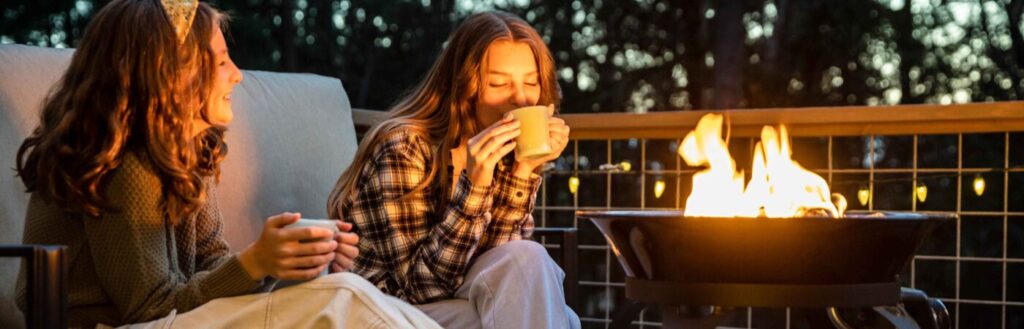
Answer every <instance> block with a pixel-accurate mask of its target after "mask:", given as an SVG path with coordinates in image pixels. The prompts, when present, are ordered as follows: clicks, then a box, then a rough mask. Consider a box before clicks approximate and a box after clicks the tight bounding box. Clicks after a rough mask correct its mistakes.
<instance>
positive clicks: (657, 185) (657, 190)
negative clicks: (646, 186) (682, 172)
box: [654, 178, 665, 199]
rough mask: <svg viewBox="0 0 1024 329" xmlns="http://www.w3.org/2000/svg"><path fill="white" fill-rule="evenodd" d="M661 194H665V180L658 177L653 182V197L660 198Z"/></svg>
mask: <svg viewBox="0 0 1024 329" xmlns="http://www.w3.org/2000/svg"><path fill="white" fill-rule="evenodd" d="M662 194H665V180H663V179H661V178H658V180H657V181H655V182H654V198H655V199H661V195H662Z"/></svg>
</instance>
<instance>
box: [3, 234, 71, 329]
mask: <svg viewBox="0 0 1024 329" xmlns="http://www.w3.org/2000/svg"><path fill="white" fill-rule="evenodd" d="M65 249H66V247H64V246H43V245H0V257H19V258H22V259H24V260H25V261H24V264H25V265H24V266H25V271H26V273H25V274H26V276H25V279H26V280H25V287H26V289H27V290H28V291H27V295H28V296H27V297H28V300H27V302H28V309H27V310H26V313H25V324H26V326H27V327H28V328H67V327H68V321H67V320H68V319H67V310H68V303H67V268H66V267H65V266H64V263H65V262H66V261H65V257H66V253H65V252H64V250H65Z"/></svg>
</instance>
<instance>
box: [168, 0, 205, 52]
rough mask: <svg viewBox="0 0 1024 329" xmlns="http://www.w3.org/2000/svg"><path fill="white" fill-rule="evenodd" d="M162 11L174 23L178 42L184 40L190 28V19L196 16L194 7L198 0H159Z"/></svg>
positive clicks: (197, 4) (196, 5)
mask: <svg viewBox="0 0 1024 329" xmlns="http://www.w3.org/2000/svg"><path fill="white" fill-rule="evenodd" d="M160 4H161V5H163V7H164V12H166V13H167V17H168V18H170V19H171V24H172V25H174V32H175V33H177V34H178V43H179V44H181V43H184V42H185V36H186V35H188V31H189V30H190V29H191V28H192V19H193V18H195V17H196V8H199V0H160Z"/></svg>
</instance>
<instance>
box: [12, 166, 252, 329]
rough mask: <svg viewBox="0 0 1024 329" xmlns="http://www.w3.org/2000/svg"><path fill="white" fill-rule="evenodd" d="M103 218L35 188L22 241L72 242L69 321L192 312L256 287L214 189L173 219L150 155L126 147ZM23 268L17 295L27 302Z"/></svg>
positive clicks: (117, 321)
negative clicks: (231, 240)
mask: <svg viewBox="0 0 1024 329" xmlns="http://www.w3.org/2000/svg"><path fill="white" fill-rule="evenodd" d="M112 175H113V176H112V177H111V180H110V181H109V185H108V187H107V192H106V197H107V201H108V202H109V203H110V204H111V205H112V206H113V209H117V211H105V212H103V213H102V214H101V216H100V218H84V217H83V216H82V215H80V214H71V213H67V212H64V211H62V210H61V209H60V207H58V206H57V205H55V204H53V203H49V202H47V201H44V200H43V199H42V198H40V197H39V196H37V195H36V194H35V193H33V195H32V197H31V199H30V201H29V205H28V212H27V214H26V218H25V233H24V238H23V240H24V243H26V244H60V245H66V246H68V250H67V252H68V255H67V260H68V263H67V266H68V306H69V309H70V314H69V324H70V325H72V326H87V327H92V326H95V324H97V323H103V324H107V325H113V326H117V325H122V324H128V323H137V322H145V321H150V320H154V319H158V318H161V317H163V316H165V315H167V314H168V313H169V312H170V311H171V310H172V309H177V310H178V312H179V313H182V312H187V311H189V310H191V309H193V308H196V307H198V306H200V305H202V304H204V303H206V302H208V301H210V300H212V299H215V298H220V297H229V296H237V295H242V294H246V293H252V292H257V291H259V290H261V289H260V288H261V286H263V283H262V282H257V281H253V280H252V279H251V278H249V275H248V273H246V272H245V269H243V268H242V266H241V263H239V261H238V256H237V254H235V253H232V252H231V251H230V250H229V249H228V245H227V242H226V241H225V240H224V239H223V238H222V237H221V228H222V227H223V224H222V221H221V214H220V210H219V209H218V206H217V198H216V195H217V194H216V191H214V190H213V189H212V185H213V184H210V186H211V189H209V190H208V193H207V201H206V203H205V204H203V205H202V206H201V207H200V209H199V210H198V211H197V212H196V213H195V214H193V215H192V216H189V217H188V218H185V219H183V220H181V222H180V223H179V224H178V225H176V226H175V225H171V224H170V222H169V221H168V218H167V216H166V215H165V213H164V211H163V207H162V202H163V193H164V192H163V188H162V186H161V183H160V179H159V177H158V176H157V175H156V173H155V172H154V170H153V169H152V167H151V166H150V165H149V164H148V162H143V161H140V159H139V158H138V157H137V156H135V155H127V156H126V157H125V159H124V161H123V163H122V164H121V166H120V167H119V168H117V169H116V170H114V171H113V173H112ZM24 284H25V273H24V269H23V270H22V272H21V274H20V275H19V276H18V286H17V300H18V305H19V307H21V308H22V310H24V307H25V304H26V301H25V292H26V289H25V286H24Z"/></svg>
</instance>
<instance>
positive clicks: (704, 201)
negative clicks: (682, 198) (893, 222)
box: [679, 113, 845, 218]
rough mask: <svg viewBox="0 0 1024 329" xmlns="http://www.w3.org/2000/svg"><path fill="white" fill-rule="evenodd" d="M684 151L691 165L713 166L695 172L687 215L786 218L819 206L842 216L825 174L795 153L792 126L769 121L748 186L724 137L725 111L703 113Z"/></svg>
mask: <svg viewBox="0 0 1024 329" xmlns="http://www.w3.org/2000/svg"><path fill="white" fill-rule="evenodd" d="M679 155H680V156H682V157H683V159H684V160H686V163H687V164H688V165H690V166H705V165H706V166H707V168H706V169H704V170H701V171H699V172H697V173H696V174H694V175H693V191H692V192H691V193H690V196H689V197H688V198H687V199H686V209H685V211H684V214H685V215H686V216H701V217H770V218H782V217H795V216H803V215H806V214H809V213H812V212H816V211H820V212H825V213H826V214H823V215H826V216H831V217H841V216H842V211H841V210H838V209H836V206H835V205H833V204H832V201H831V197H830V196H831V194H830V193H829V187H828V184H827V183H826V182H825V179H823V178H821V176H818V175H817V174H815V173H814V172H811V171H809V170H807V169H804V168H803V167H802V166H800V164H799V163H797V162H796V161H793V159H792V158H791V157H792V149H791V148H790V144H789V134H788V132H787V131H786V126H779V129H778V130H776V129H775V128H774V127H772V126H765V127H764V128H763V129H762V130H761V141H760V142H758V143H757V145H756V146H755V147H754V160H753V166H752V170H751V179H750V182H749V183H747V184H746V187H744V184H743V178H744V173H743V172H742V171H740V172H737V171H736V161H735V160H733V158H732V156H731V155H730V154H729V147H728V145H727V144H726V142H725V141H724V140H722V115H721V114H715V113H711V114H707V115H705V116H703V117H701V119H700V121H699V122H698V123H697V129H695V130H694V131H692V132H690V133H689V134H687V135H686V138H684V139H683V144H682V145H680V147H679ZM844 201H845V200H844ZM841 208H845V207H841ZM843 210H845V209H843Z"/></svg>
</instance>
